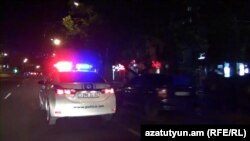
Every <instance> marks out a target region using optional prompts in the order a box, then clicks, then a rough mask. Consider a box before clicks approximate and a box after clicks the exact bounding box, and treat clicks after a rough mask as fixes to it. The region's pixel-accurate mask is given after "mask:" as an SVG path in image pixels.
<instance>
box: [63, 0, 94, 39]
mask: <svg viewBox="0 0 250 141" xmlns="http://www.w3.org/2000/svg"><path fill="white" fill-rule="evenodd" d="M69 5H70V10H69V14H68V15H67V16H65V17H64V18H63V19H62V24H63V26H64V27H65V29H66V30H65V32H66V35H67V37H69V38H70V39H76V40H80V41H82V40H84V39H86V38H87V37H88V31H89V28H90V26H92V25H93V24H94V23H96V21H97V20H98V14H97V12H95V11H94V8H93V7H92V6H90V5H87V4H85V3H82V2H75V1H73V0H70V1H69Z"/></svg>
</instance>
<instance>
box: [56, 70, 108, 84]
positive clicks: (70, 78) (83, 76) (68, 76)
mask: <svg viewBox="0 0 250 141" xmlns="http://www.w3.org/2000/svg"><path fill="white" fill-rule="evenodd" d="M58 77H59V81H60V82H62V83H71V82H91V83H105V80H104V79H103V78H101V77H100V76H99V75H98V74H97V73H90V72H61V73H59V75H58Z"/></svg>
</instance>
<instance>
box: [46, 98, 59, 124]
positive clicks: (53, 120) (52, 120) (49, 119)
mask: <svg viewBox="0 0 250 141" xmlns="http://www.w3.org/2000/svg"><path fill="white" fill-rule="evenodd" d="M46 111H47V113H46V120H47V123H48V124H49V125H55V124H56V120H57V118H55V117H52V116H51V114H50V106H49V102H48V100H47V101H46Z"/></svg>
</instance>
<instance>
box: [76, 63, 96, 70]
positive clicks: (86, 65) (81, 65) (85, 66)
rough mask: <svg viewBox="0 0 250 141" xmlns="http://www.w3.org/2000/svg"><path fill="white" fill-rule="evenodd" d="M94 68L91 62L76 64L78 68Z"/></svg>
mask: <svg viewBox="0 0 250 141" xmlns="http://www.w3.org/2000/svg"><path fill="white" fill-rule="evenodd" d="M92 68H93V66H92V65H90V64H76V69H77V70H90V69H92Z"/></svg>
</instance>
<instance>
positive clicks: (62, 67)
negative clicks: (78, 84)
mask: <svg viewBox="0 0 250 141" xmlns="http://www.w3.org/2000/svg"><path fill="white" fill-rule="evenodd" d="M54 67H55V68H57V70H58V71H59V72H66V71H71V70H72V67H73V64H72V62H69V61H60V62H57V63H56V64H54Z"/></svg>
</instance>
